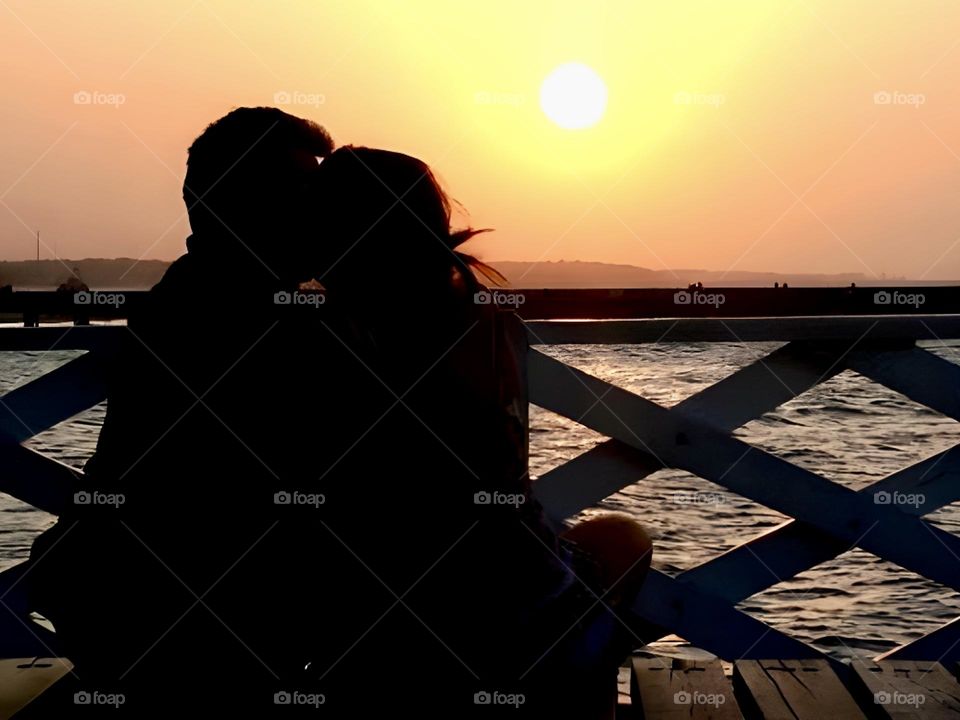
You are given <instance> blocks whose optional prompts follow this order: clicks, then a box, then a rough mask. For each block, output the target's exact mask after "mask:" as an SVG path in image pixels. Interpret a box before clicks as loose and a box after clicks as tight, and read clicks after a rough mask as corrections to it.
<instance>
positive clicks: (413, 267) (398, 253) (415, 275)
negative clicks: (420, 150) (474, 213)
mask: <svg viewBox="0 0 960 720" xmlns="http://www.w3.org/2000/svg"><path fill="white" fill-rule="evenodd" d="M318 176H319V177H320V178H321V179H320V183H321V194H322V198H323V205H324V207H326V208H328V209H327V210H326V211H325V219H327V220H328V222H327V223H325V224H326V226H327V228H328V232H325V233H324V237H323V239H322V243H323V244H324V246H325V247H324V252H323V255H324V258H325V259H324V262H322V263H321V265H322V268H321V271H320V277H319V280H320V281H321V282H322V283H323V284H325V285H326V284H327V282H328V281H329V280H330V279H332V280H333V281H334V282H336V279H337V278H342V279H344V280H345V281H346V282H350V281H356V280H359V279H360V278H366V279H367V280H368V281H373V282H376V281H386V280H388V279H389V278H393V277H397V276H398V275H399V276H401V277H404V278H405V279H408V280H412V281H414V282H433V281H436V282H444V283H447V284H451V283H453V282H455V281H456V279H457V277H458V276H459V278H461V279H462V282H463V284H464V285H465V289H467V290H468V291H473V290H474V289H476V288H477V287H479V282H478V281H477V279H476V276H475V275H474V272H476V273H479V274H480V275H483V276H484V277H486V278H487V279H488V280H490V281H492V282H493V283H495V284H500V283H502V282H505V279H504V277H503V276H502V275H501V274H500V273H499V272H498V271H497V270H495V269H494V268H492V267H490V266H489V265H487V264H486V263H483V262H481V261H480V260H478V259H477V258H475V257H473V256H472V255H469V254H467V253H464V252H462V251H461V250H459V249H458V248H459V247H460V246H461V245H462V244H463V243H465V242H466V241H467V240H469V239H470V238H472V237H473V236H474V235H477V234H479V233H482V232H487V231H486V230H475V229H472V228H463V229H458V230H453V229H452V228H451V227H450V223H451V218H452V214H453V202H452V201H451V200H450V198H449V196H448V195H447V194H446V193H445V192H444V191H443V189H442V188H441V187H440V183H439V182H438V181H437V178H436V177H435V176H434V174H433V172H432V171H431V170H430V168H429V167H428V166H427V165H426V164H425V163H424V162H422V161H421V160H418V159H417V158H414V157H411V156H409V155H404V154H402V153H396V152H390V151H388V150H378V149H374V148H366V147H353V146H349V145H347V146H344V147H341V148H339V149H337V150H336V151H335V152H333V153H332V154H331V155H330V156H329V157H327V158H325V159H324V160H323V162H322V163H321V165H320V172H319V174H318ZM328 276H329V277H328ZM325 278H328V279H325Z"/></svg>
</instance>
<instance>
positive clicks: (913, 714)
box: [617, 656, 960, 720]
mask: <svg viewBox="0 0 960 720" xmlns="http://www.w3.org/2000/svg"><path fill="white" fill-rule="evenodd" d="M844 669H845V671H841V672H840V673H839V674H838V672H837V671H836V670H835V669H834V668H833V667H832V666H831V665H830V664H829V663H827V662H826V661H825V660H818V659H809V660H808V659H804V660H738V661H736V662H735V663H734V664H733V672H732V675H731V674H725V672H724V667H723V665H722V664H721V662H720V661H719V660H709V661H702V660H679V659H674V658H668V657H654V656H646V657H634V658H632V659H631V662H630V664H629V667H624V668H623V669H622V671H621V676H620V688H619V703H618V706H617V718H618V720H628V719H629V720H633V719H638V720H639V719H643V720H681V719H682V718H683V719H686V718H694V719H696V720H740V718H746V719H747V720H759V719H761V718H762V719H764V720H834V719H836V720H847V719H850V720H855V719H857V718H863V719H866V718H889V719H890V720H906V719H907V718H930V719H931V720H938V719H939V718H958V717H960V683H958V682H957V678H956V677H954V676H953V675H952V674H951V673H949V672H948V671H947V670H946V669H945V668H944V667H943V665H941V664H940V663H935V662H917V661H906V660H884V661H881V662H872V661H867V662H859V661H858V662H855V663H854V664H853V665H851V666H849V667H845V668H844ZM841 676H843V677H844V679H841Z"/></svg>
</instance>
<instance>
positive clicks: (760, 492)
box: [529, 351, 960, 589]
mask: <svg viewBox="0 0 960 720" xmlns="http://www.w3.org/2000/svg"><path fill="white" fill-rule="evenodd" d="M529 359H530V367H529V370H530V388H531V392H530V397H531V401H532V402H535V403H536V404H538V405H540V406H541V407H545V408H547V409H549V410H552V411H553V412H556V413H558V414H560V415H562V416H564V417H568V418H570V419H573V420H576V421H577V422H580V423H581V424H583V425H585V426H586V427H589V428H591V429H593V430H595V431H597V432H601V433H604V434H605V435H608V436H610V437H615V438H617V439H619V440H621V441H623V442H626V443H628V444H630V445H633V446H634V447H638V448H642V449H645V450H647V451H648V452H650V453H651V454H652V455H654V456H655V457H658V458H659V459H660V460H661V462H663V463H664V464H666V465H668V466H670V467H676V468H680V469H684V470H688V471H690V472H693V473H694V474H696V475H699V476H700V477H703V478H705V479H707V480H711V481H713V482H715V483H717V484H719V485H721V486H723V487H726V488H727V489H729V490H731V491H733V492H736V493H738V494H740V495H743V496H745V497H748V498H750V499H752V500H754V501H756V502H760V503H762V504H764V505H766V506H768V507H770V508H773V509H775V510H778V511H779V512H782V513H784V514H787V515H790V516H793V517H795V518H797V519H799V520H803V521H806V522H808V523H810V524H811V525H814V526H815V527H817V528H819V529H820V530H821V531H823V532H826V533H828V534H830V535H833V536H835V537H837V538H839V539H841V540H843V541H846V542H848V543H850V544H851V545H857V546H859V547H862V548H863V549H865V550H867V551H868V552H871V553H873V554H875V555H877V556H878V557H881V558H884V559H886V560H890V561H892V562H895V563H897V564H898V565H900V566H901V567H904V568H907V569H909V570H913V571H914V572H917V573H919V574H921V575H924V576H925V577H928V578H930V579H932V580H936V581H937V582H941V583H943V584H945V585H948V586H950V587H952V588H954V589H957V588H960V564H958V565H957V567H951V566H949V565H948V564H945V563H943V562H941V561H940V559H941V557H942V555H943V553H944V552H945V550H946V551H952V552H960V538H957V537H955V536H953V535H951V534H950V533H946V532H944V531H942V530H940V529H939V528H936V527H933V526H930V525H929V524H927V523H925V522H924V521H922V520H919V519H917V518H914V517H911V516H909V515H906V514H904V513H901V512H900V511H899V510H896V509H893V508H892V507H889V506H883V505H876V504H874V503H873V502H872V500H871V499H870V498H867V497H864V496H861V495H858V494H857V493H855V492H854V491H852V490H849V489H847V488H844V487H841V486H839V485H836V484H834V483H832V482H830V481H829V480H826V479H825V478H822V477H820V476H818V475H816V474H815V473H812V472H809V471H806V470H803V469H802V468H799V467H797V466H795V465H792V464H790V463H788V462H786V461H784V460H781V459H779V458H777V457H775V456H773V455H770V454H768V453H765V452H763V451H760V450H758V449H756V448H752V447H751V446H750V445H748V444H746V443H744V442H741V441H739V440H736V439H734V438H732V437H729V436H728V435H725V434H723V433H722V432H719V431H717V430H715V429H713V428H710V427H709V426H706V425H705V424H703V423H701V422H696V421H693V420H690V419H687V418H678V417H677V416H676V415H672V414H671V413H670V411H669V410H666V409H665V408H662V407H660V406H659V405H656V404H655V403H653V402H651V401H649V400H645V399H644V398H641V397H639V396H637V395H634V394H632V393H629V392H627V391H626V390H623V389H622V388H617V387H615V386H613V385H610V384H609V383H606V382H604V381H602V380H600V379H598V378H595V377H593V376H590V375H588V374H587V373H584V372H582V371H580V370H576V369H574V368H571V367H569V366H567V365H564V364H563V363H561V362H559V361H557V360H553V359H552V358H549V357H547V356H545V355H543V354H542V353H539V352H536V351H532V352H531V353H530V358H529ZM598 398H603V399H602V401H601V402H598V401H597V399H598ZM641 435H642V437H641Z"/></svg>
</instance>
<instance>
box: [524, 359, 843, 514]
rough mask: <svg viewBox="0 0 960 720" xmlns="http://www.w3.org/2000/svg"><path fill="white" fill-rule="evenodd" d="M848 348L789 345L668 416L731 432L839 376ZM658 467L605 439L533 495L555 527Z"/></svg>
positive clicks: (645, 455)
mask: <svg viewBox="0 0 960 720" xmlns="http://www.w3.org/2000/svg"><path fill="white" fill-rule="evenodd" d="M847 349H848V348H846V347H843V346H840V347H835V346H831V347H829V348H825V349H821V348H816V347H810V346H809V345H804V344H800V343H790V344H788V345H785V346H783V347H781V348H778V349H777V350H774V351H773V352H772V353H770V354H768V355H767V356H766V357H763V358H761V359H759V360H757V361H755V362H753V363H751V364H750V365H747V366H746V367H743V368H741V369H740V370H738V371H737V372H735V373H733V374H732V375H729V376H727V377H726V378H724V379H723V380H721V381H720V382H718V383H716V384H714V385H711V386H710V387H708V388H706V389H705V390H701V391H700V392H698V393H696V394H695V395H693V396H691V397H689V398H687V399H685V400H683V401H682V402H680V403H678V404H677V405H675V406H674V407H673V408H671V412H676V413H680V414H682V415H686V416H690V417H696V418H699V419H701V420H703V421H704V422H706V423H707V424H709V425H712V426H713V427H716V428H718V429H721V430H735V429H736V428H738V427H740V426H742V425H745V424H746V423H748V422H750V421H751V420H754V419H755V418H758V417H760V416H762V415H763V414H764V413H767V412H770V411H771V410H774V409H776V408H777V407H779V406H780V405H782V404H783V403H785V402H787V401H789V400H792V399H793V398H795V397H796V396H797V395H799V394H801V393H803V392H805V391H806V390H809V389H810V388H812V387H814V386H816V385H817V384H818V383H820V382H823V381H824V380H827V379H829V378H831V377H833V376H834V375H835V374H836V373H838V372H840V371H841V370H842V369H843V366H842V365H841V364H840V362H839V361H840V360H841V358H842V356H843V354H844V353H845V352H846V351H847ZM662 467H663V465H662V464H661V463H660V462H659V461H658V460H657V459H656V458H654V457H653V456H651V455H650V454H649V453H646V452H643V451H640V450H636V449H634V448H632V447H630V446H629V445H625V444H624V443H621V442H619V441H617V440H606V441H604V442H603V443H601V444H600V445H597V446H596V447H594V448H592V449H590V450H588V451H587V452H585V453H583V454H581V455H579V456H578V457H576V458H574V459H573V460H570V461H568V462H566V463H564V464H563V465H561V466H559V467H557V468H555V469H553V470H551V471H550V472H548V473H545V474H544V475H543V476H542V477H540V478H539V479H538V480H537V481H536V483H534V486H533V491H534V494H535V495H536V496H537V499H538V500H539V501H540V504H541V505H543V507H544V510H545V511H546V513H547V516H548V517H549V518H550V519H551V520H552V521H553V522H554V523H559V522H561V521H563V520H565V519H566V518H568V517H572V516H573V515H576V514H577V513H578V512H580V511H581V510H583V509H584V508H587V507H591V506H593V505H596V504H597V503H598V502H600V501H601V500H603V499H604V498H606V497H608V496H610V495H612V494H613V493H615V492H619V491H620V490H622V489H623V488H625V487H627V486H628V485H632V484H633V483H635V482H637V481H639V480H642V479H643V478H645V477H647V476H648V475H650V474H651V473H653V472H656V471H657V470H660V469H661V468H662Z"/></svg>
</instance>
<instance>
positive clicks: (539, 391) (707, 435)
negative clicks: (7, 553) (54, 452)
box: [0, 314, 960, 661]
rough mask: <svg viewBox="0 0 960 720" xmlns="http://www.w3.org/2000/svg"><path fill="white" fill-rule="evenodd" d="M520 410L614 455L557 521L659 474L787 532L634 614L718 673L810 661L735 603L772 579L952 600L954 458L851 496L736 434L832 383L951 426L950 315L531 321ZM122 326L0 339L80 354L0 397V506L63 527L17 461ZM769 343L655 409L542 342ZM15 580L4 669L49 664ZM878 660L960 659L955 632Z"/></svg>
mask: <svg viewBox="0 0 960 720" xmlns="http://www.w3.org/2000/svg"><path fill="white" fill-rule="evenodd" d="M526 328H527V333H528V337H529V340H530V343H531V348H530V350H529V352H528V354H527V374H528V382H529V393H530V402H532V403H534V404H536V405H539V406H541V407H543V408H545V409H547V410H550V411H553V412H555V413H558V414H560V415H562V416H564V417H567V418H570V419H572V420H574V421H576V422H578V423H580V424H582V425H584V426H585V427H587V428H590V429H592V430H595V431H597V432H599V433H602V434H603V435H605V436H606V437H608V438H609V439H608V440H607V441H605V442H604V443H602V444H600V445H598V446H597V447H595V448H593V449H591V450H589V451H588V452H585V453H584V454H582V455H580V456H579V457H577V458H574V459H573V460H571V461H569V462H567V463H566V464H564V465H562V466H560V467H558V468H556V469H554V470H552V471H551V472H549V473H547V474H545V475H544V476H543V477H541V478H540V479H539V480H537V481H536V483H535V492H536V494H537V496H538V498H539V499H540V500H541V502H542V503H543V505H544V507H545V508H546V509H547V511H548V514H549V515H550V516H551V518H552V519H553V520H554V521H555V522H562V521H563V520H564V519H566V518H569V517H571V516H573V515H575V514H576V513H578V512H579V511H581V510H582V509H584V508H587V507H590V506H593V505H595V504H597V503H598V502H599V501H600V500H602V499H603V498H605V497H607V496H609V495H611V494H613V493H615V492H618V491H619V490H621V489H623V488H624V487H626V486H627V485H630V484H632V483H636V482H640V481H643V479H644V478H646V477H647V476H649V475H651V474H652V473H654V472H656V471H657V470H660V469H662V468H663V467H665V466H666V467H671V468H678V469H683V470H687V471H689V472H692V473H694V474H696V475H699V476H700V477H702V478H705V479H707V480H709V481H712V482H714V483H716V484H717V485H720V486H721V487H724V488H726V489H728V490H730V491H731V492H735V493H738V494H740V495H742V496H744V497H747V498H750V499H751V500H754V501H756V502H758V503H761V504H763V505H766V506H768V507H770V508H773V509H774V510H777V511H779V512H781V513H783V514H785V515H788V516H790V517H792V518H794V519H793V520H790V521H788V522H786V523H784V524H783V525H781V526H779V527H777V528H774V529H772V530H768V531H765V532H764V533H762V534H761V535H759V536H758V537H756V538H754V539H752V540H750V541H748V542H746V543H743V544H742V545H740V546H738V547H736V548H734V549H732V550H730V551H728V552H726V553H724V554H722V555H720V556H718V557H716V558H713V559H712V560H710V561H708V562H706V563H703V564H702V565H700V566H698V567H695V568H693V569H690V570H687V571H685V572H683V573H681V574H680V575H679V576H678V577H675V578H673V577H670V576H668V575H666V574H664V573H661V572H657V571H654V572H652V573H651V575H650V576H649V578H648V581H647V583H646V584H645V586H644V588H643V591H642V592H641V595H640V597H639V599H638V601H637V603H636V606H635V609H636V611H637V613H638V614H639V615H641V616H642V617H643V618H644V619H646V620H647V621H648V622H649V623H651V624H653V625H655V626H657V627H659V628H662V632H663V633H664V634H667V633H675V634H677V635H680V636H682V637H684V638H686V639H687V640H688V641H690V642H691V643H693V644H694V645H697V646H699V647H702V648H704V649H707V650H710V651H712V652H714V653H716V654H717V655H719V656H721V657H723V658H727V659H734V658H777V657H779V658H803V657H811V656H820V652H819V651H818V650H817V649H816V648H813V647H812V646H809V645H807V644H804V643H802V642H800V641H799V640H797V639H795V638H792V637H790V636H788V635H786V634H784V633H783V632H781V631H778V630H776V629H774V628H772V627H770V626H768V625H766V624H764V623H762V622H761V621H759V620H757V619H756V618H753V617H751V616H749V615H747V614H746V613H743V612H741V611H739V610H737V609H736V607H735V606H736V604H737V603H739V602H741V601H742V600H744V599H746V598H748V597H750V596H751V595H754V594H756V593H758V592H761V591H763V590H765V589H767V588H769V587H771V586H773V585H775V584H777V583H778V582H780V581H782V580H787V579H789V578H791V577H793V576H795V575H797V574H798V573H801V572H803V571H805V570H808V569H809V568H812V567H814V566H816V565H818V564H820V563H822V562H825V561H828V560H830V559H832V558H834V557H836V556H837V555H839V554H841V553H843V552H845V551H846V550H847V549H849V548H852V547H855V546H856V547H860V548H862V549H864V550H866V551H868V552H870V553H873V554H874V555H876V556H878V557H881V558H884V559H886V560H889V561H891V562H894V563H896V564H898V565H900V566H901V567H903V568H906V569H908V570H911V571H913V572H916V573H919V574H921V575H923V576H924V577H927V578H930V579H931V580H934V581H936V582H938V583H941V584H943V585H945V586H947V587H950V588H952V589H954V590H958V591H960V561H958V560H957V558H958V557H960V538H958V537H957V536H954V535H952V534H950V533H947V532H945V531H943V530H941V529H939V528H937V527H936V526H934V525H932V524H930V523H928V522H926V521H925V520H923V519H922V516H923V515H926V514H927V513H930V512H932V511H934V510H936V509H937V508H940V507H942V506H944V505H946V504H949V503H951V502H954V501H956V500H958V499H960V452H958V451H957V448H951V449H948V450H946V451H944V452H942V453H938V454H937V455H934V456H933V457H930V458H927V459H926V460H923V461H922V462H919V463H917V464H915V465H912V466H910V467H907V468H904V469H903V470H901V471H899V472H897V473H894V474H893V475H890V476H889V477H887V478H884V479H883V480H880V481H879V482H877V483H875V484H873V485H871V486H869V487H868V488H865V489H863V490H861V491H860V492H855V491H853V490H850V489H847V488H845V487H843V486H840V485H837V484H836V483H833V482H831V481H829V480H827V479H826V478H824V477H821V476H819V475H817V474H815V473H812V472H810V471H808V470H804V469H802V468H800V467H797V466H796V465H793V464H791V463H789V462H786V461H784V460H782V459H780V458H777V457H775V456H773V455H771V454H769V453H767V452H765V451H763V450H761V449H758V448H755V447H752V446H750V445H748V444H747V443H744V442H743V441H741V440H738V439H736V438H734V437H732V436H731V433H732V431H734V430H735V429H736V428H738V427H740V426H742V425H744V424H746V423H748V422H750V421H751V420H753V419H755V418H758V417H760V416H762V415H763V414H764V413H767V412H769V411H771V410H773V409H775V408H776V407H778V406H780V405H781V404H783V403H785V402H787V401H789V400H791V399H793V398H794V397H796V396H797V395H799V394H801V393H803V392H805V391H807V390H809V389H811V388H813V387H815V386H816V385H818V384H819V383H821V382H823V381H825V380H827V379H829V378H831V377H833V376H834V375H836V374H837V373H839V372H841V371H843V370H847V369H849V370H853V371H855V372H857V373H860V374H861V375H863V376H865V377H867V378H869V379H871V380H873V381H875V382H879V383H882V384H883V385H885V386H887V387H889V388H891V389H893V390H895V391H897V392H899V393H902V394H903V395H905V396H907V397H908V398H910V399H912V400H914V401H916V402H918V403H921V404H923V405H926V406H927V407H929V408H932V409H934V410H936V411H938V412H940V413H942V414H944V415H946V416H948V417H951V418H954V419H960V367H958V366H956V365H954V364H952V363H950V362H947V361H945V360H942V359H940V358H938V357H936V356H935V355H933V354H931V353H929V352H927V351H925V350H923V349H920V348H918V347H916V345H915V342H916V341H917V340H937V339H957V338H960V316H957V315H918V314H914V315H909V316H901V315H887V316H858V317H785V318H727V319H723V318H687V319H680V320H664V319H651V320H599V321H595V320H580V321H528V322H527V323H526ZM124 332H125V329H124V328H123V327H118V326H93V327H91V326H59V327H51V326H42V327H30V328H21V327H16V328H13V327H7V328H2V329H0V351H24V350H34V351H46V350H51V349H61V350H66V349H81V350H87V351H88V352H87V353H85V354H84V355H81V356H80V357H78V358H76V359H74V360H72V361H70V362H68V363H67V364H65V365H63V366H61V367H59V368H57V369H56V370H54V371H52V372H49V373H47V374H45V375H42V376H40V377H38V378H36V379H34V380H32V381H30V382H29V383H27V384H25V385H23V386H21V387H19V388H16V389H15V390H12V391H10V392H9V393H7V394H6V395H5V396H3V397H2V398H0V491H3V492H7V493H9V494H11V495H13V496H15V497H17V498H20V499H21V500H24V501H26V502H28V503H30V504H32V505H34V506H36V507H38V508H40V509H43V510H46V511H48V512H52V513H55V514H56V513H57V512H59V510H60V508H62V507H63V506H64V504H65V503H67V502H69V501H70V498H71V497H72V487H73V486H74V484H75V482H76V478H77V475H78V471H76V470H74V469H72V468H69V467H67V466H65V465H63V464H62V463H59V462H57V461H55V460H53V459H51V458H48V457H45V456H43V455H40V454H39V453H36V452H34V451H32V450H30V449H27V448H25V447H23V445H22V443H23V442H24V441H26V440H28V439H29V438H31V437H33V436H34V435H36V434H37V433H39V432H42V431H44V430H46V429H49V428H51V427H53V426H55V425H56V424H58V423H60V422H62V421H64V420H67V419H69V418H70V417H73V416H74V415H76V414H77V413H79V412H82V411H84V410H86V409H88V408H90V407H92V406H93V405H95V404H97V403H98V402H101V401H102V400H103V399H104V397H105V378H104V376H103V369H102V368H103V363H102V362H101V359H100V358H101V357H102V355H101V353H103V352H105V351H109V349H110V347H112V346H113V345H115V343H116V341H117V340H118V338H119V336H120V334H122V333H124ZM694 341H695V342H731V341H733V342H768V341H783V342H784V343H785V345H784V346H782V347H780V348H779V349H777V350H775V351H773V352H772V353H770V354H769V355H767V356H766V357H764V358H762V359H760V360H758V361H756V362H754V363H752V364H751V365H749V366H747V367H744V368H742V369H740V370H738V371H736V372H734V373H733V374H731V375H730V376H728V377H726V378H724V379H723V380H721V381H720V382H718V383H716V384H715V385H712V386H711V387H709V388H707V389H705V390H702V391H701V392H699V393H697V394H696V395H694V396H692V397H690V398H688V399H687V400H684V401H683V402H681V403H679V404H678V405H676V406H675V407H673V408H671V409H666V408H664V407H661V406H659V405H657V404H656V403H653V402H651V401H649V400H647V399H645V398H643V397H640V396H638V395H636V394H633V393H630V392H628V391H626V390H624V389H622V388H618V387H615V386H612V385H610V384H608V383H606V382H604V381H602V380H600V379H598V378H595V377H592V376H590V375H588V374H586V373H584V372H582V371H581V370H578V369H576V368H573V367H571V366H568V365H565V364H563V363H561V362H560V361H558V360H555V359H553V358H551V357H548V356H547V355H545V354H543V353H541V352H540V351H539V350H538V349H537V345H542V344H567V343H576V344H632V343H649V342H660V343H664V342H694ZM880 490H886V491H889V492H893V491H899V492H903V493H915V494H916V493H920V494H922V496H923V498H924V499H923V502H922V503H921V504H919V506H913V505H900V506H893V505H885V504H878V503H877V502H875V500H874V493H876V492H878V491H880ZM23 574H24V566H23V565H18V566H15V567H13V568H11V569H9V570H7V571H5V572H3V573H0V604H2V605H3V607H4V609H5V610H6V612H4V611H3V610H0V638H2V640H0V656H4V657H14V656H16V657H24V656H31V655H55V654H56V652H55V650H56V647H55V646H56V638H55V636H54V635H53V634H52V633H50V632H48V631H46V630H44V629H43V628H41V627H40V626H38V625H36V624H35V623H32V622H30V621H29V619H28V617H27V610H28V607H27V603H26V599H25V596H24V593H23V590H24V589H25V584H26V583H24V582H21V580H22V578H23ZM888 657H896V658H901V659H940V660H942V661H947V660H958V659H960V620H958V621H954V622H951V623H948V624H947V625H945V626H943V627H941V628H939V629H938V630H936V631H934V632H932V633H930V634H928V635H927V636H925V637H923V638H920V639H918V640H916V641H914V642H912V643H910V644H908V645H905V646H903V647H900V648H898V649H896V650H894V651H892V652H891V653H888Z"/></svg>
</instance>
